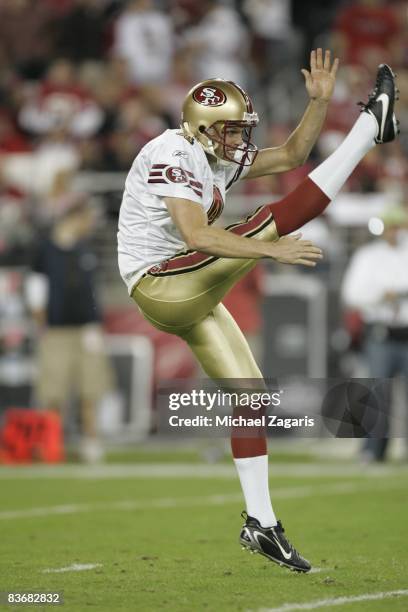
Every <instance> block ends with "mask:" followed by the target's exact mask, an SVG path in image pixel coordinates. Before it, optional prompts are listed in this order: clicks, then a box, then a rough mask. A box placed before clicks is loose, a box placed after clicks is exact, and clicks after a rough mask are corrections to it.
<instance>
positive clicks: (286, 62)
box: [0, 0, 408, 461]
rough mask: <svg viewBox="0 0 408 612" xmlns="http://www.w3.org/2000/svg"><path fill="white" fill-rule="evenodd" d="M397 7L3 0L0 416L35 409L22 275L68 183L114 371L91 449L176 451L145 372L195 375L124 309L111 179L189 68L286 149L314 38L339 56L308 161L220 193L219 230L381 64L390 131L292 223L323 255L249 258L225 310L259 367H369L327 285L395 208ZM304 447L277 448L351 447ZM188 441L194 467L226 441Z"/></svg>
mask: <svg viewBox="0 0 408 612" xmlns="http://www.w3.org/2000/svg"><path fill="white" fill-rule="evenodd" d="M406 10H407V8H406V2H403V1H394V2H389V1H388V2H387V1H381V0H360V1H356V2H347V1H344V0H324V1H323V0H322V1H320V0H317V1H313V2H304V1H303V0H292V1H291V0H225V1H221V0H219V1H217V0H200V2H195V1H194V0H157V1H154V0H129V1H125V0H122V1H121V0H1V2H0V67H1V70H0V414H1V415H3V416H4V414H5V413H6V411H7V410H8V409H10V408H13V407H18V408H32V409H40V408H44V406H41V405H40V404H39V402H38V398H37V397H36V381H37V379H38V360H37V343H38V337H39V331H38V324H37V323H36V321H35V320H34V318H33V317H32V316H31V314H30V308H29V306H28V304H27V297H26V291H25V286H26V281H27V278H28V276H29V275H30V271H31V269H32V267H33V253H34V252H35V249H36V244H37V242H38V240H39V236H40V235H41V234H42V232H43V231H44V230H45V229H47V228H49V227H50V226H51V225H52V224H53V223H55V220H56V219H58V218H59V215H60V214H61V213H62V211H63V208H64V206H65V205H66V201H67V199H68V200H69V198H70V197H72V195H73V194H78V193H80V194H81V197H85V198H86V199H87V200H89V201H91V202H92V203H93V205H94V207H96V208H97V209H98V212H99V215H98V225H97V228H96V231H95V232H94V233H93V236H92V246H93V250H94V253H95V254H96V256H97V262H98V266H97V289H98V295H99V299H100V303H101V308H102V315H103V316H102V322H103V330H104V334H105V350H106V353H107V355H108V356H109V359H110V360H111V363H112V365H113V369H114V373H115V376H114V384H113V387H112V389H111V391H110V392H109V393H106V394H105V395H104V397H103V399H102V400H101V401H100V402H99V404H98V408H97V410H98V412H97V414H98V428H99V431H100V432H101V436H102V439H103V443H104V446H105V447H106V449H107V450H108V452H109V453H116V456H121V457H122V458H123V457H124V456H125V454H126V453H128V452H130V451H132V452H133V451H135V450H136V451H137V449H144V450H147V451H148V452H149V457H150V458H151V456H152V455H150V450H149V449H153V450H158V449H159V448H161V449H162V450H163V448H164V450H165V452H166V453H169V452H171V453H172V452H174V451H176V450H177V448H181V447H183V448H185V449H187V450H188V449H189V444H190V443H189V441H188V440H177V442H173V443H172V445H170V446H168V445H166V444H163V443H162V442H161V440H160V437H159V436H158V435H157V432H156V424H155V416H154V415H155V411H154V407H155V401H156V396H157V388H158V384H159V383H160V381H162V380H171V379H179V378H185V377H194V376H197V377H199V376H200V373H199V372H198V371H197V368H196V365H195V363H194V361H193V359H192V357H191V355H190V354H189V352H188V349H187V347H186V346H184V345H183V343H182V342H181V341H179V340H178V339H177V338H174V337H172V336H167V335H165V334H162V333H160V332H158V331H157V330H155V329H153V328H152V327H151V326H149V325H148V324H147V323H146V322H145V321H144V320H143V319H142V318H141V317H140V316H139V314H138V312H137V311H136V309H135V306H134V304H133V303H132V302H131V301H130V299H129V298H128V296H127V293H126V288H125V286H124V285H123V282H122V280H121V279H120V277H119V273H118V270H117V263H116V260H117V258H116V231H117V217H118V211H119V207H120V201H121V195H122V190H123V186H124V180H125V176H126V173H127V171H128V170H129V168H130V166H131V164H132V161H133V159H134V157H135V155H136V154H137V153H138V151H139V150H140V149H141V147H143V145H144V144H145V143H146V142H148V141H149V140H150V139H151V138H153V137H155V136H156V135H158V134H159V133H160V132H161V131H163V130H164V129H166V128H168V127H171V128H174V127H177V126H178V122H179V112H180V107H181V103H182V100H183V98H184V96H185V94H186V92H187V91H188V89H189V88H190V87H191V86H192V85H193V84H194V83H195V82H197V81H199V80H202V79H204V78H209V77H214V76H217V77H223V78H227V79H232V80H234V81H236V82H238V83H240V84H241V85H242V86H243V87H245V88H246V89H248V91H249V92H250V94H251V95H252V96H253V99H254V101H255V107H256V109H257V111H258V113H259V115H260V118H261V122H260V126H259V127H258V129H257V133H256V142H257V144H258V146H260V147H262V146H271V145H272V146H273V145H279V144H281V143H283V142H284V141H285V139H286V137H287V136H288V134H289V133H290V132H291V130H292V129H293V128H294V127H295V126H296V124H297V122H298V121H299V119H300V117H301V115H302V112H303V110H304V108H305V107H306V104H307V96H306V91H305V88H304V83H303V77H302V75H301V73H300V69H301V68H302V67H308V58H309V53H310V50H311V49H312V48H316V47H318V46H321V47H323V48H330V49H332V51H333V52H334V54H335V55H336V56H338V57H339V58H340V60H341V68H340V70H339V74H338V80H337V85H336V90H335V94H334V97H333V100H332V102H331V104H330V109H329V113H328V118H327V121H326V123H325V125H324V129H323V132H322V134H321V136H320V138H319V141H318V143H317V145H316V147H315V148H314V150H313V152H312V155H311V157H310V159H309V160H308V161H307V162H306V164H305V165H304V166H302V167H301V168H298V169H296V170H294V171H292V172H288V173H285V174H282V175H276V176H271V177H266V178H262V179H257V180H255V181H244V182H242V183H241V185H238V186H237V187H235V188H234V190H233V191H232V193H230V195H229V197H228V200H227V206H226V210H225V212H224V214H223V217H222V224H223V225H227V224H229V223H232V222H234V221H236V220H237V219H239V218H241V217H242V216H244V215H245V214H247V213H248V212H250V211H251V210H253V209H254V208H255V207H257V206H259V205H260V204H262V203H264V202H267V201H270V200H271V199H273V198H277V197H278V196H279V195H285V194H286V193H288V192H289V191H291V190H292V189H293V188H294V187H295V186H296V185H297V183H298V182H299V181H300V180H301V179H302V178H303V177H304V176H305V175H306V174H308V173H309V172H310V170H311V169H312V168H313V167H315V166H316V165H317V164H318V163H319V162H320V161H321V160H323V159H324V158H325V157H326V156H327V155H328V154H329V153H330V152H331V151H332V150H333V149H334V148H335V147H336V146H337V144H338V143H339V142H340V141H341V139H342V138H343V136H344V134H345V133H346V132H347V131H348V129H349V128H350V127H351V125H352V123H353V122H354V120H355V118H356V117H357V114H358V107H357V106H356V103H357V102H358V101H359V100H364V99H365V98H366V96H367V93H368V92H369V91H370V90H371V88H372V83H373V77H374V75H375V72H376V68H377V65H378V64H379V63H381V62H387V63H389V64H390V65H391V66H392V67H393V68H394V69H395V71H396V72H397V73H398V84H399V88H400V92H401V93H400V101H399V106H398V116H399V119H400V121H401V137H400V139H399V140H398V141H396V142H395V143H392V144H391V145H387V146H386V147H377V148H375V149H374V150H373V151H372V152H370V154H369V155H367V157H366V158H365V159H364V161H363V162H362V163H361V164H360V165H359V167H358V169H357V170H356V171H355V172H354V174H353V175H352V177H351V178H350V180H349V181H348V182H347V184H346V186H345V188H344V189H343V190H342V193H341V195H340V196H339V197H338V198H337V200H336V201H335V202H334V203H333V204H332V205H331V206H330V207H329V209H328V211H327V214H326V215H324V216H323V217H321V218H319V219H317V220H316V221H315V222H313V223H310V224H309V225H308V226H307V227H306V228H305V230H304V234H305V235H306V236H310V237H311V238H312V239H313V240H314V241H315V242H316V243H317V244H318V245H319V246H321V247H322V248H323V249H324V252H325V260H324V263H322V264H321V265H319V266H318V268H317V269H316V270H313V271H312V272H309V271H305V270H300V269H289V267H284V266H279V265H276V264H273V263H270V262H268V263H262V265H260V266H258V268H257V269H256V271H255V272H254V273H253V274H251V275H250V276H248V278H247V279H245V280H244V281H243V282H242V283H241V284H240V285H239V286H238V287H237V288H236V289H235V290H234V291H233V293H232V294H231V295H230V296H229V297H228V298H227V300H226V305H227V307H228V308H230V310H231V312H232V313H233V315H234V316H235V317H236V319H237V321H238V323H239V325H240V326H241V328H242V329H243V330H244V332H245V334H246V335H247V337H248V339H249V340H250V342H251V345H252V346H253V348H254V351H255V353H256V355H257V356H258V358H259V360H260V361H261V363H262V364H263V370H264V372H265V375H267V376H296V375H300V376H308V377H314V378H324V377H330V378H341V377H350V376H361V377H364V376H365V375H367V369H366V366H365V363H364V359H363V358H362V354H361V332H362V321H361V317H360V316H359V313H358V312H356V311H350V310H347V309H345V308H344V306H343V305H342V303H341V296H340V291H341V284H342V280H343V277H344V272H345V269H346V266H347V263H348V261H349V260H350V256H351V255H352V254H353V252H354V251H355V250H356V248H358V247H359V246H360V245H361V244H364V243H366V242H367V241H368V240H370V239H371V238H374V237H375V236H378V235H380V234H381V232H382V225H381V222H380V221H379V218H380V217H381V216H382V215H383V213H384V212H386V210H387V208H391V207H394V206H395V205H396V204H399V205H401V206H402V207H405V208H406V209H407V211H408V183H407V177H408V163H407V150H408V140H407V133H408V132H407V129H406V128H407V123H408V110H407V108H408V107H407V101H408V37H407V18H406ZM52 357H53V358H55V359H58V358H59V356H58V354H56V355H53V356H52ZM396 391H397V392H396V396H395V397H396V409H397V410H400V411H404V400H403V397H402V392H403V388H402V385H399V386H398V385H397V387H396ZM77 408H78V406H77V401H76V398H75V394H73V397H69V398H68V397H67V410H66V411H65V415H64V428H65V441H66V445H67V448H68V457H70V456H71V455H70V452H71V450H72V451H74V454H75V449H76V447H77V443H78V437H79V426H78V417H77V415H76V411H77ZM301 442H302V443H300V441H299V440H298V441H297V443H296V444H292V443H291V439H290V437H289V438H288V439H286V438H285V440H284V441H279V444H278V446H277V447H276V448H278V449H279V452H282V453H284V454H286V453H289V452H291V453H292V452H297V453H299V452H300V453H303V454H305V453H318V454H320V455H322V456H324V457H327V456H328V454H329V453H333V454H336V455H340V456H342V457H344V456H349V457H353V456H355V454H356V449H357V445H356V444H352V443H350V442H348V443H347V442H346V441H342V442H341V444H333V441H330V445H327V442H324V441H322V442H321V445H319V444H316V443H315V442H313V443H312V441H310V440H303V441H301ZM354 442H356V441H354ZM135 443H137V444H135ZM190 446H191V444H190ZM193 448H194V450H196V448H197V445H196V443H194V444H193ZM199 448H200V449H201V450H200V453H201V455H202V458H204V459H206V460H209V461H214V460H216V459H217V458H218V457H219V456H220V453H221V454H223V452H224V450H225V449H224V447H222V448H221V450H220V445H219V443H217V444H215V443H214V447H212V443H211V442H210V441H208V440H207V441H205V442H202V444H201V443H200V445H199ZM225 448H226V447H225ZM190 450H191V449H190ZM390 450H391V456H393V457H396V458H401V457H403V456H404V453H405V451H406V449H405V447H404V445H403V443H402V442H400V441H398V440H393V444H392V447H391V449H390ZM221 451H222V452H221ZM118 453H119V454H118ZM120 453H122V454H120ZM72 456H74V455H72ZM134 456H135V457H136V455H134ZM162 457H165V455H162ZM186 457H187V455H186ZM3 458H4V457H3Z"/></svg>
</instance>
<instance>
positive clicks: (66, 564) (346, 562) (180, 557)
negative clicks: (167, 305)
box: [0, 461, 408, 612]
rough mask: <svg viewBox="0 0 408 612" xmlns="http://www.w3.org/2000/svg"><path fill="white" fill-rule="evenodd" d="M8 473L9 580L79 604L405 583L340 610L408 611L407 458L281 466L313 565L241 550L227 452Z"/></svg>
mask: <svg viewBox="0 0 408 612" xmlns="http://www.w3.org/2000/svg"><path fill="white" fill-rule="evenodd" d="M343 468H344V469H343ZM0 486H1V500H2V503H1V509H0V534H1V536H0V538H1V539H0V591H18V592H27V591H31V592H32V591H37V592H38V591H47V592H51V591H63V594H64V599H65V604H64V605H63V606H62V609H63V610H66V611H67V612H68V611H69V612H71V611H72V612H74V611H75V612H77V611H78V612H82V611H85V610H92V609H93V610H97V611H98V612H99V611H100V612H102V611H105V610H106V611H108V610H109V611H118V610H129V611H146V612H150V611H152V612H153V611H156V610H172V611H173V610H174V611H180V612H182V611H186V612H187V611H189V612H190V611H201V610H203V611H204V610H211V611H216V612H223V611H237V610H243V611H244V610H252V611H257V610H261V609H268V610H269V609H273V610H275V609H279V610H282V611H283V610H296V609H315V608H316V607H317V605H316V602H317V601H320V600H332V599H335V598H339V597H357V596H361V595H363V596H367V595H370V594H374V596H375V597H377V594H378V593H387V594H389V593H390V592H392V591H400V590H406V593H402V594H399V595H398V596H392V597H388V595H387V598H386V599H372V600H370V599H367V598H366V597H364V598H363V599H362V600H360V601H351V602H343V603H342V604H341V605H339V606H338V607H336V609H344V610H347V611H350V612H352V611H356V610H358V611H367V612H368V611H369V612H376V611H379V610H386V611H387V612H388V611H390V610H392V611H393V612H394V611H398V612H399V611H403V610H404V611H406V610H408V520H407V519H408V469H407V467H404V466H391V465H389V466H384V467H383V468H381V469H375V468H370V469H368V468H365V469H364V470H363V469H361V468H356V469H354V468H353V466H352V465H350V464H345V465H339V464H338V463H336V464H334V463H333V464H332V463H326V464H325V465H323V466H321V465H320V464H314V463H302V464H301V465H298V464H296V463H287V462H285V463H273V464H272V465H271V490H272V494H273V502H274V507H275V510H276V512H277V514H278V517H280V518H281V519H282V521H283V523H284V526H285V527H286V532H287V535H288V537H289V538H290V539H291V541H292V542H293V543H294V544H295V546H296V547H297V548H298V549H299V551H300V552H301V553H303V554H304V555H305V556H306V557H307V558H309V559H310V561H311V562H312V563H313V565H314V567H315V571H314V572H313V573H310V574H308V575H299V574H295V573H292V572H289V571H288V570H285V569H283V568H280V567H278V566H277V565H275V564H273V563H271V562H268V561H267V560H266V559H264V558H262V557H259V556H258V555H250V554H249V553H248V552H246V551H245V552H244V551H242V550H241V548H240V546H239V544H238V543H237V538H238V534H239V529H240V526H241V523H242V519H241V518H240V512H241V510H242V509H243V504H242V501H241V496H240V488H239V484H238V480H237V478H236V477H235V475H234V472H233V469H232V466H231V465H228V464H227V463H222V464H220V465H214V466H212V465H201V464H200V463H194V462H193V461H191V462H188V463H187V462H185V463H183V464H176V463H173V464H172V463H171V462H167V463H166V464H160V463H151V464H149V465H147V464H144V463H141V462H138V463H136V464H129V463H128V464H126V465H124V464H118V463H115V464H111V465H107V466H101V467H99V468H95V469H93V468H88V467H81V466H75V465H66V466H61V468H47V467H44V468H42V467H41V466H38V467H33V468H19V469H10V468H5V467H3V468H1V469H0ZM86 565H89V567H90V569H85V568H84V567H83V566H86ZM47 570H52V571H47ZM55 570H59V571H55ZM61 570H63V571H61ZM75 570H80V571H75ZM338 603H339V602H338ZM285 604H286V607H282V606H285ZM288 604H304V605H303V607H297V608H296V607H293V606H289V605H288ZM306 604H311V606H312V607H310V606H309V607H307V606H306ZM16 608H17V606H7V605H3V606H0V609H8V610H15V609H16ZM19 609H26V610H34V609H36V610H45V609H47V610H50V609H52V606H41V605H36V606H29V605H25V606H23V607H22V608H21V606H20V607H19ZM57 609H59V608H57ZM318 609H319V610H326V609H333V607H332V602H327V603H326V604H325V605H322V606H320V607H318Z"/></svg>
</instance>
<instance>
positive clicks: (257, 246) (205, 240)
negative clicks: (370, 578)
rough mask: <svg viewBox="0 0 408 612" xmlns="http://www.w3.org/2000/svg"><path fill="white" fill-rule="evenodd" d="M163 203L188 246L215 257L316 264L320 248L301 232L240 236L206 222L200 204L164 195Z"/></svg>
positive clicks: (305, 264) (319, 255)
mask: <svg viewBox="0 0 408 612" xmlns="http://www.w3.org/2000/svg"><path fill="white" fill-rule="evenodd" d="M165 202H166V206H167V208H168V210H169V212H170V215H171V217H172V219H173V221H174V223H175V224H176V226H177V228H178V230H179V231H180V234H181V235H182V237H183V240H184V241H185V243H186V245H187V247H188V248H189V249H191V250H194V251H200V252H202V253H209V254H210V255H215V256H217V257H230V258H248V259H260V258H262V257H270V258H272V259H275V260H276V261H279V262H280V263H288V264H300V265H303V266H315V265H316V262H317V261H318V260H320V259H321V258H322V256H323V255H322V251H321V249H319V248H318V247H316V246H314V245H313V243H312V242H310V241H309V240H301V239H300V238H301V234H297V235H296V236H285V237H283V238H280V239H279V240H277V241H276V242H265V241H262V240H256V239H254V238H246V237H244V236H239V235H237V234H234V233H233V232H230V231H227V230H224V229H222V228H219V227H213V226H210V225H208V224H207V218H206V216H205V214H204V211H203V210H202V208H201V207H200V206H198V205H197V204H196V203H194V202H192V201H190V200H183V199H181V198H165Z"/></svg>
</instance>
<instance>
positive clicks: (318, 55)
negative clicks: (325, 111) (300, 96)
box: [302, 49, 339, 102]
mask: <svg viewBox="0 0 408 612" xmlns="http://www.w3.org/2000/svg"><path fill="white" fill-rule="evenodd" d="M338 67H339V60H338V58H337V57H336V58H335V60H334V62H333V64H332V63H331V53H330V51H329V50H328V49H327V50H326V52H325V54H324V58H323V50H322V49H317V50H316V51H315V50H313V51H312V52H311V54H310V72H309V71H308V70H306V69H305V68H303V70H302V74H303V76H304V77H305V85H306V89H307V93H308V94H309V97H310V98H311V99H312V100H325V101H326V102H328V101H329V100H330V98H331V96H332V94H333V90H334V84H335V81H336V74H337V69H338Z"/></svg>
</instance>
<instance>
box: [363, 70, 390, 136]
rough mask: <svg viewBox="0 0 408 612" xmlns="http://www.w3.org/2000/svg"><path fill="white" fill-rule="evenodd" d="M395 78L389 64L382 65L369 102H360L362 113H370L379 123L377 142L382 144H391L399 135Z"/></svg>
mask: <svg viewBox="0 0 408 612" xmlns="http://www.w3.org/2000/svg"><path fill="white" fill-rule="evenodd" d="M395 77H396V75H395V74H394V73H393V71H392V70H391V68H390V67H389V66H387V64H380V65H379V66H378V71H377V80H376V82H375V87H374V89H373V91H372V92H371V93H370V95H369V96H368V102H367V103H366V104H364V102H359V105H360V106H361V112H365V113H368V114H369V115H371V116H372V117H374V119H375V120H376V122H377V126H378V129H377V134H376V137H375V142H376V143H377V144H381V143H384V142H391V140H394V138H396V137H397V135H398V134H399V129H398V124H399V122H398V121H397V118H396V117H395V113H394V102H395V99H396V98H397V93H398V91H397V89H396V87H395Z"/></svg>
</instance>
